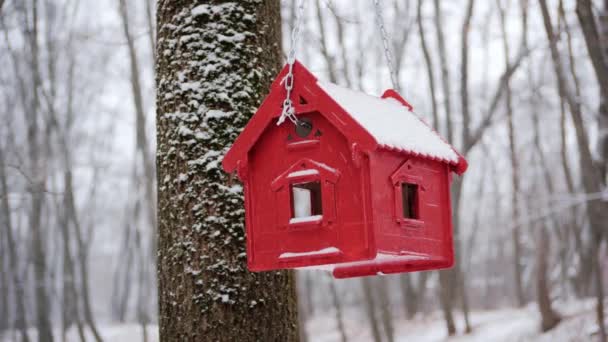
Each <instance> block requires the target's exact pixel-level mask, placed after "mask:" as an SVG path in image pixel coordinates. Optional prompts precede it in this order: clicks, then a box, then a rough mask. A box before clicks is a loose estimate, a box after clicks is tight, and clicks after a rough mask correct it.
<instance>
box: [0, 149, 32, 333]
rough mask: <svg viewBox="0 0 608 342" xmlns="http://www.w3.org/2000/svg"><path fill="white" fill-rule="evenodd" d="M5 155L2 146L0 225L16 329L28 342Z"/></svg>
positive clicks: (0, 158) (0, 160) (23, 295)
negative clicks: (11, 291) (3, 236)
mask: <svg viewBox="0 0 608 342" xmlns="http://www.w3.org/2000/svg"><path fill="white" fill-rule="evenodd" d="M4 158H5V156H4V152H3V150H2V148H0V186H1V187H2V192H0V213H1V215H0V218H3V222H2V224H1V225H0V227H2V228H4V229H5V234H4V235H5V236H6V245H7V252H8V253H7V254H8V265H9V267H10V273H9V274H10V275H11V276H12V277H11V278H12V283H13V290H14V292H15V296H14V301H15V306H16V309H17V310H16V322H15V324H16V329H17V330H18V331H19V333H20V335H21V341H22V342H29V341H30V339H29V336H28V335H27V331H26V329H27V320H26V312H25V292H24V287H23V281H22V279H23V278H21V277H20V274H19V267H18V259H17V251H16V249H15V246H16V241H15V238H14V236H13V221H12V219H11V209H10V205H9V202H8V193H9V192H8V185H7V179H6V170H5V167H6V166H5V159H4Z"/></svg>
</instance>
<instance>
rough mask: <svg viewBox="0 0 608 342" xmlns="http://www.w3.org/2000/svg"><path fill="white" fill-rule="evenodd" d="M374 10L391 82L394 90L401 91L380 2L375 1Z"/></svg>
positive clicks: (378, 0)
mask: <svg viewBox="0 0 608 342" xmlns="http://www.w3.org/2000/svg"><path fill="white" fill-rule="evenodd" d="M374 9H375V11H376V23H377V24H378V29H379V30H380V35H381V36H382V44H383V45H384V57H386V64H388V72H389V73H390V76H391V82H392V83H393V88H394V89H395V90H399V84H398V83H397V73H396V72H395V67H394V64H393V55H392V53H391V48H390V43H389V40H388V33H386V28H385V27H384V20H383V19H382V8H381V7H380V0H374Z"/></svg>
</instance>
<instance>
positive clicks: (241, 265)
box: [156, 0, 298, 341]
mask: <svg viewBox="0 0 608 342" xmlns="http://www.w3.org/2000/svg"><path fill="white" fill-rule="evenodd" d="M279 11H280V7H279V1H278V0H262V1H260V0H257V1H255V0H250V1H238V2H235V1H213V2H211V1H195V0H159V2H158V13H157V24H158V26H157V27H158V38H157V64H156V71H157V92H158V93H157V137H158V152H157V167H158V184H159V189H158V193H159V194H158V205H159V206H158V222H159V243H158V247H159V250H158V268H159V271H158V278H159V305H160V315H159V325H160V337H161V340H163V341H202V340H205V341H296V340H297V339H298V329H297V317H296V315H297V310H296V307H297V305H296V298H295V287H294V277H293V274H292V273H291V272H284V271H281V272H264V273H251V272H249V271H248V270H247V268H246V253H245V234H244V206H243V191H242V186H241V184H239V183H238V181H237V179H236V177H235V176H231V175H227V174H225V173H224V172H223V171H222V170H221V165H220V164H221V160H222V158H223V155H224V154H225V153H226V151H227V150H228V148H229V146H230V145H231V144H232V142H233V141H234V140H235V138H236V137H237V135H238V134H239V132H241V130H242V129H243V127H244V126H245V124H246V123H247V121H248V120H249V118H250V117H251V116H252V115H253V113H254V111H255V109H256V107H257V106H258V105H259V104H260V103H261V101H262V99H263V97H264V96H265V94H266V93H267V91H268V87H269V85H270V82H271V79H272V77H273V76H274V75H276V73H277V72H278V70H279V67H280V61H281V45H280V42H281V39H280V38H281V31H280V29H281V27H280V12H279Z"/></svg>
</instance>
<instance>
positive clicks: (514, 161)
mask: <svg viewBox="0 0 608 342" xmlns="http://www.w3.org/2000/svg"><path fill="white" fill-rule="evenodd" d="M498 7H499V14H500V27H501V31H502V36H503V52H504V54H505V67H507V68H508V67H509V65H510V64H511V62H510V56H509V54H510V49H509V37H508V34H507V28H506V19H505V11H506V9H505V8H503V4H502V1H501V0H498ZM505 105H506V111H507V124H508V125H507V126H508V135H509V157H510V160H511V212H512V214H513V219H514V220H518V219H519V160H518V156H517V150H516V143H515V128H514V123H513V121H514V119H513V96H512V93H511V82H510V81H508V80H507V81H506V86H505ZM511 239H512V241H511V242H512V244H513V280H514V281H515V284H514V285H515V298H516V299H517V305H518V306H520V307H521V306H524V305H525V304H526V299H525V297H524V286H523V281H522V277H521V276H522V273H523V270H522V264H521V258H522V251H521V233H520V231H519V227H518V226H515V227H514V228H513V230H512V231H511Z"/></svg>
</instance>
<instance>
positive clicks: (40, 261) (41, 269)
mask: <svg viewBox="0 0 608 342" xmlns="http://www.w3.org/2000/svg"><path fill="white" fill-rule="evenodd" d="M31 11H32V13H31V27H28V38H29V42H28V43H29V44H30V48H31V50H30V52H31V56H32V59H31V65H30V66H31V72H32V75H31V76H32V90H31V91H32V94H33V96H32V99H31V104H30V106H29V110H28V113H26V122H27V141H28V143H29V146H28V158H29V162H30V164H29V167H30V170H32V171H31V172H32V176H31V178H32V185H31V186H32V191H31V196H32V200H31V207H30V213H29V214H30V221H29V225H30V228H31V233H32V240H31V244H32V245H31V253H32V261H33V264H34V293H35V297H36V326H37V328H38V341H40V342H49V341H53V333H52V330H51V321H50V308H49V304H50V303H49V298H48V294H47V288H46V287H47V278H46V277H47V269H46V268H47V267H46V256H45V246H44V243H45V241H46V239H45V237H44V236H43V235H42V234H43V228H42V206H43V200H44V198H43V196H44V189H45V184H46V174H45V172H44V170H43V168H44V165H43V164H44V163H43V162H42V157H41V156H42V154H41V153H40V152H41V151H40V148H41V146H43V144H41V142H40V139H38V138H39V135H40V130H39V128H40V127H39V123H40V118H39V116H38V115H39V105H40V100H39V95H38V93H39V90H40V89H39V88H40V87H41V85H42V80H41V77H40V71H39V69H38V66H39V61H38V57H39V56H38V1H37V0H35V1H33V4H32V8H31Z"/></svg>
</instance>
